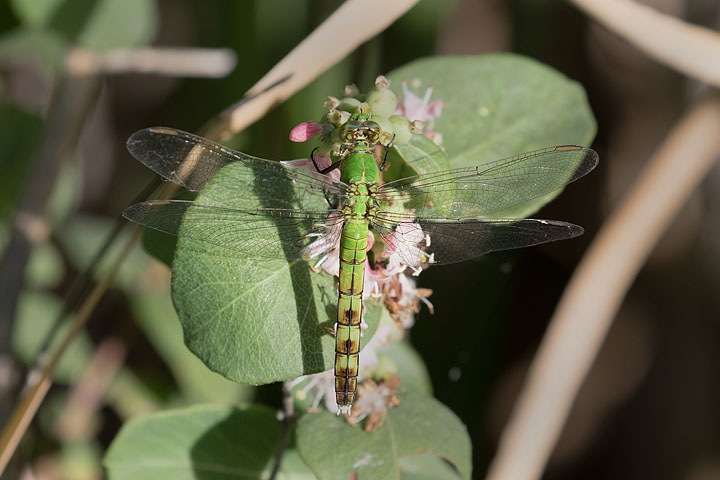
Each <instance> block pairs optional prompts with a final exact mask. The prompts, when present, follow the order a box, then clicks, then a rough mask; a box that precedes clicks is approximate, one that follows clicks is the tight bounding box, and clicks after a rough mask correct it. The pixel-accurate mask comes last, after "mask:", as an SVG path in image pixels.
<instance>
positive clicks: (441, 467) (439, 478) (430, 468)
mask: <svg viewBox="0 0 720 480" xmlns="http://www.w3.org/2000/svg"><path fill="white" fill-rule="evenodd" d="M399 463H400V473H401V475H400V478H402V480H457V479H458V478H459V477H460V475H458V472H457V471H455V470H454V469H453V468H452V466H451V465H450V464H448V463H447V462H446V461H445V460H443V459H442V458H439V457H436V456H435V455H433V454H432V453H423V454H422V455H413V456H410V457H402V458H401V459H400V462H399Z"/></svg>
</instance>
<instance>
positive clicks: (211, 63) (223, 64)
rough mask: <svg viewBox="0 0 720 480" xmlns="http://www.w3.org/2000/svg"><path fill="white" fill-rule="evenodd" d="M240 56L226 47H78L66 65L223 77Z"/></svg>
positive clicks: (80, 69) (87, 70)
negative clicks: (108, 49)
mask: <svg viewBox="0 0 720 480" xmlns="http://www.w3.org/2000/svg"><path fill="white" fill-rule="evenodd" d="M236 61H237V59H236V58H235V52H233V51H232V50H230V49H227V48H192V47H184V48H170V47H154V48H152V47H148V48H134V49H118V50H111V51H109V52H104V53H98V52H93V51H91V50H88V49H85V48H82V47H76V48H74V49H73V50H71V51H70V53H69V54H68V56H67V59H66V61H65V65H66V67H67V69H68V70H69V71H70V72H74V73H76V74H83V75H89V74H93V75H94V74H124V73H143V74H149V75H165V76H171V77H207V78H221V77H224V76H225V75H227V74H229V73H230V72H231V71H232V70H233V69H234V68H235V64H236Z"/></svg>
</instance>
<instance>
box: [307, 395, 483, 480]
mask: <svg viewBox="0 0 720 480" xmlns="http://www.w3.org/2000/svg"><path fill="white" fill-rule="evenodd" d="M398 398H399V399H400V402H401V404H400V405H399V406H397V407H394V408H391V409H390V410H389V411H388V413H387V417H386V418H385V421H384V423H383V425H382V426H381V427H380V428H379V429H378V430H377V431H376V432H372V433H369V432H365V431H364V430H362V429H361V428H355V427H351V426H349V425H348V424H347V423H346V422H345V421H344V420H343V419H341V418H339V417H336V416H335V415H333V414H331V413H329V412H320V413H308V414H306V415H304V416H303V417H301V418H300V420H299V422H298V427H297V447H298V451H299V452H300V455H301V456H302V458H303V460H304V461H305V463H306V464H307V465H308V466H309V467H310V468H311V469H312V471H313V472H315V474H316V475H317V476H318V478H320V479H336V478H348V477H349V476H350V475H351V474H353V473H357V474H358V477H359V478H382V479H392V478H397V479H399V478H401V468H400V463H399V462H400V459H401V458H403V457H407V456H409V455H419V454H422V453H426V452H432V453H433V454H435V455H437V456H438V457H441V458H444V459H445V460H447V461H449V462H450V463H452V464H453V465H454V466H455V467H456V468H457V469H458V471H459V472H460V474H461V476H462V478H470V473H471V468H472V467H471V447H470V438H469V437H468V434H467V430H466V428H465V426H464V425H463V424H462V423H460V420H459V419H458V418H457V417H456V416H455V415H454V414H453V413H452V412H451V411H450V410H448V409H447V407H445V406H444V405H442V404H441V403H440V402H438V401H437V400H435V399H433V398H432V397H429V396H427V395H423V394H421V393H417V392H416V393H412V394H410V393H406V394H399V395H398Z"/></svg>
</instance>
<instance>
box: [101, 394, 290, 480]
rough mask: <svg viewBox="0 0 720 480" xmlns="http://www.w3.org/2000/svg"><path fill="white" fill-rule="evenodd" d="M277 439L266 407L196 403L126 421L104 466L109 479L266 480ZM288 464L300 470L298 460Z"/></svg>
mask: <svg viewBox="0 0 720 480" xmlns="http://www.w3.org/2000/svg"><path fill="white" fill-rule="evenodd" d="M279 438H280V424H279V423H278V421H277V420H276V418H275V412H274V411H272V410H271V409H269V408H266V407H261V406H252V407H249V408H245V409H236V408H231V407H224V406H219V405H199V406H194V407H190V408H184V409H178V410H171V411H167V412H158V413H152V414H149V415H143V416H140V417H138V418H136V419H133V420H131V421H130V422H128V423H126V424H125V425H124V426H123V428H122V430H120V433H119V434H118V435H117V437H115V440H113V442H112V444H111V445H110V448H109V450H108V453H107V455H106V456H105V461H104V464H105V467H106V468H107V470H108V476H109V478H110V479H114V480H122V479H132V480H143V479H152V480H162V479H171V480H183V479H188V480H190V479H197V478H203V479H208V480H211V479H227V478H233V479H258V478H266V477H267V475H268V474H269V472H270V470H272V467H273V464H274V460H275V450H276V444H277V442H278V439H279ZM289 466H290V467H293V468H294V469H295V471H296V472H300V471H301V465H300V466H299V465H298V464H297V462H292V465H289ZM285 478H295V477H290V476H288V477H285ZM297 478H300V477H297Z"/></svg>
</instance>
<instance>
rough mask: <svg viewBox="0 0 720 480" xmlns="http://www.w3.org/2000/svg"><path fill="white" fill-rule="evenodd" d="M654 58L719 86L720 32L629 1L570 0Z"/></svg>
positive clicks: (683, 72)
mask: <svg viewBox="0 0 720 480" xmlns="http://www.w3.org/2000/svg"><path fill="white" fill-rule="evenodd" d="M570 3H573V4H574V5H575V6H577V7H578V8H579V9H580V10H582V11H584V12H585V13H586V14H588V15H589V16H590V17H592V18H594V19H595V20H597V21H598V22H600V23H601V24H603V25H604V26H605V27H607V28H608V29H610V30H612V31H613V32H615V33H616V34H617V35H619V36H621V37H622V38H623V39H625V40H626V41H628V42H629V43H630V44H632V45H633V46H635V47H637V48H639V49H640V50H642V51H643V52H645V53H646V54H647V55H649V56H651V57H652V58H654V59H655V60H657V61H659V62H661V63H663V64H665V65H667V66H668V67H670V68H673V69H675V70H677V71H679V72H680V73H682V74H685V75H688V76H690V77H693V78H696V79H698V80H700V81H703V82H706V83H709V84H711V85H714V86H716V87H720V33H718V32H715V31H713V30H710V29H707V28H703V27H698V26H697V25H692V24H689V23H687V22H684V21H682V20H679V19H677V18H674V17H671V16H670V15H665V14H663V13H660V12H658V11H657V10H654V9H652V8H651V7H648V6H646V5H640V4H639V3H636V2H633V1H628V0H603V1H601V2H599V1H597V0H570Z"/></svg>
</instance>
